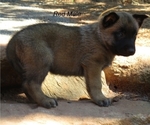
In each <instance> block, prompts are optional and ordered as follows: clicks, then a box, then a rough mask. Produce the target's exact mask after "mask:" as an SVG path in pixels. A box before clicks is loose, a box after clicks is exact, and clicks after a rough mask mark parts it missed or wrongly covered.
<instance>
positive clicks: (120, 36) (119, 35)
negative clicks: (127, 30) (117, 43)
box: [117, 32, 125, 38]
mask: <svg viewBox="0 0 150 125" xmlns="http://www.w3.org/2000/svg"><path fill="white" fill-rule="evenodd" d="M124 36H125V34H124V32H118V33H117V37H118V38H123V37H124Z"/></svg>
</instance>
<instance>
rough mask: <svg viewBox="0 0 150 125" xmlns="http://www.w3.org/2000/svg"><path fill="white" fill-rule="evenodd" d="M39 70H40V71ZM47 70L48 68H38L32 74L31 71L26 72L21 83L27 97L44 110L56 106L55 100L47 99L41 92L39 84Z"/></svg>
mask: <svg viewBox="0 0 150 125" xmlns="http://www.w3.org/2000/svg"><path fill="white" fill-rule="evenodd" d="M39 69H41V71H40V70H39ZM48 70H49V67H44V66H43V67H38V68H37V69H36V70H34V72H33V69H30V70H27V71H26V77H25V81H24V83H23V88H24V91H25V93H26V95H27V97H28V98H29V99H30V100H32V101H35V102H36V103H37V104H38V105H40V106H43V107H45V108H51V107H56V106H57V102H56V100H55V99H52V98H49V97H47V96H46V95H44V93H43V92H42V90H41V84H42V82H43V80H44V78H45V76H46V75H47V73H48Z"/></svg>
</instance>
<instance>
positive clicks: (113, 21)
mask: <svg viewBox="0 0 150 125" xmlns="http://www.w3.org/2000/svg"><path fill="white" fill-rule="evenodd" d="M145 18H147V16H146V15H138V14H134V15H131V14H129V13H126V12H111V13H109V14H108V15H105V16H103V17H102V18H101V19H100V22H99V24H100V25H99V27H100V29H99V30H100V34H99V35H100V37H101V39H102V41H103V44H104V45H105V47H106V48H107V49H109V50H110V51H111V52H112V53H113V54H115V55H122V56H130V55H133V54H134V53H135V40H136V35H137V33H138V29H139V28H140V26H141V25H142V23H143V20H144V19H145Z"/></svg>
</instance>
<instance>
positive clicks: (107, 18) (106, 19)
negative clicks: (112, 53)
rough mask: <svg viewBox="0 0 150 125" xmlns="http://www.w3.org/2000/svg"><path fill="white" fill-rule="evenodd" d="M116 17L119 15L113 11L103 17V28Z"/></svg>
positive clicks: (112, 22) (111, 23)
mask: <svg viewBox="0 0 150 125" xmlns="http://www.w3.org/2000/svg"><path fill="white" fill-rule="evenodd" d="M118 19H119V16H118V15H117V14H116V13H115V12H111V13H109V14H108V15H106V16H105V17H104V18H103V22H102V25H103V27H104V28H108V27H110V26H112V25H113V24H115V23H116V22H117V20H118Z"/></svg>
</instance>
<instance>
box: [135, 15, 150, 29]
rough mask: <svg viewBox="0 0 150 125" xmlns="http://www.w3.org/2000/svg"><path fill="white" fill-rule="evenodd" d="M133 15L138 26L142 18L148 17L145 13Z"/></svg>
mask: <svg viewBox="0 0 150 125" xmlns="http://www.w3.org/2000/svg"><path fill="white" fill-rule="evenodd" d="M133 17H134V18H135V20H136V21H137V22H138V24H139V27H140V26H141V25H142V23H143V20H144V19H146V18H148V16H146V15H139V14H133Z"/></svg>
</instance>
